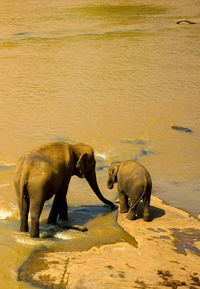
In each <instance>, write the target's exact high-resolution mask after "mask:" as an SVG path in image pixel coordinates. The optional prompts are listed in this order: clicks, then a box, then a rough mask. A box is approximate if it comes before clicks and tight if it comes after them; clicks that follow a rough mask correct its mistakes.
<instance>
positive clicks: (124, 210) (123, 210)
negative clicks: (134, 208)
mask: <svg viewBox="0 0 200 289" xmlns="http://www.w3.org/2000/svg"><path fill="white" fill-rule="evenodd" d="M127 212H128V209H120V213H122V214H124V213H127Z"/></svg>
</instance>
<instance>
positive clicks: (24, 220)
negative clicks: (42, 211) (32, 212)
mask: <svg viewBox="0 0 200 289" xmlns="http://www.w3.org/2000/svg"><path fill="white" fill-rule="evenodd" d="M21 206H22V207H21V208H20V215H21V224H20V232H28V213H29V198H28V196H27V197H26V196H23V199H22V202H21Z"/></svg>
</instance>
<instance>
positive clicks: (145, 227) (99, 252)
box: [19, 197, 200, 289]
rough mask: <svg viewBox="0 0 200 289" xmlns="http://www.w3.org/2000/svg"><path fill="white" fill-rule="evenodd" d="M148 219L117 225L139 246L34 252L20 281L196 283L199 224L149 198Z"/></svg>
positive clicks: (83, 288)
mask: <svg viewBox="0 0 200 289" xmlns="http://www.w3.org/2000/svg"><path fill="white" fill-rule="evenodd" d="M151 214H152V221H151V222H149V223H146V222H144V221H143V219H142V218H140V216H139V218H138V219H137V220H134V221H129V220H128V219H127V218H126V214H118V220H117V221H118V223H119V224H120V226H122V227H123V228H124V230H126V231H127V232H128V233H129V234H131V235H132V236H134V237H135V238H136V240H137V242H138V247H137V248H135V247H133V246H132V245H130V244H128V243H125V242H121V243H116V244H113V245H104V246H102V247H100V248H96V247H93V248H91V249H90V250H89V251H84V252H77V251H76V252H42V251H40V252H35V253H33V254H32V255H31V256H30V257H29V258H28V260H27V261H26V262H25V263H24V264H23V265H22V267H21V268H20V270H19V279H20V280H25V281H28V282H31V283H32V284H34V285H38V286H43V287H45V288H53V289H55V288H56V289H64V288H67V289H79V288H80V289H90V288H96V289H107V288H109V289H117V288H122V289H125V288H155V289H157V288H182V289H183V288H190V289H195V288H196V289H198V288H199V287H200V223H199V221H198V220H197V219H194V218H193V217H190V216H189V214H188V213H186V212H184V211H181V210H179V209H176V208H173V207H170V206H168V205H166V204H164V203H163V202H162V201H161V200H159V199H158V198H156V197H152V202H151Z"/></svg>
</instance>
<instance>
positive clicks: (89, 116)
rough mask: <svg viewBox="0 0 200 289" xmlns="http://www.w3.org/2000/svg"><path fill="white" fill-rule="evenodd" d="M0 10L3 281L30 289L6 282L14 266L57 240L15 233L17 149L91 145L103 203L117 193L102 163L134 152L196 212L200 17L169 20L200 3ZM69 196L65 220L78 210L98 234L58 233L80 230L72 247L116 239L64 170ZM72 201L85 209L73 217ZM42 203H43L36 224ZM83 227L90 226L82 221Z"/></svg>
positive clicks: (158, 191) (83, 188)
mask: <svg viewBox="0 0 200 289" xmlns="http://www.w3.org/2000/svg"><path fill="white" fill-rule="evenodd" d="M168 2H169V1H168ZM170 2H172V1H170ZM0 7H1V9H0V26H1V29H0V67H1V68H0V87H1V90H0V132H1V133H0V232H1V234H0V235H1V237H0V255H1V256H2V258H1V259H2V260H3V266H2V270H1V272H0V274H1V275H2V276H1V277H2V278H1V280H3V281H1V283H2V282H3V283H2V284H3V286H4V288H5V289H6V288H30V287H28V285H26V284H23V283H19V282H17V281H16V271H17V268H18V267H19V265H20V264H21V263H22V262H23V260H24V259H25V258H26V257H27V256H28V255H29V254H30V252H32V250H33V249H34V248H35V247H37V246H43V245H44V246H47V247H49V246H50V247H51V246H52V248H53V247H57V248H59V246H61V247H62V244H64V243H63V242H64V241H61V240H57V239H56V237H55V236H54V238H49V239H48V240H47V239H45V240H43V239H42V240H39V241H38V242H36V243H34V244H32V243H31V242H32V241H31V240H29V237H28V235H26V234H25V235H23V234H19V233H18V228H19V213H18V208H17V201H16V197H15V192H14V187H13V174H14V165H15V163H16V161H17V159H18V158H19V157H20V156H21V155H22V154H24V153H25V152H27V151H29V150H31V149H32V148H35V147H36V146H38V145H41V144H43V143H46V142H50V141H59V140H66V141H69V142H72V143H74V142H85V143H88V144H90V145H92V146H93V147H94V148H95V151H96V157H97V177H98V182H99V186H100V188H101V190H102V192H103V194H104V195H105V197H107V198H109V199H111V200H115V198H116V189H115V190H114V191H113V192H112V191H108V189H107V188H106V178H107V167H108V166H109V163H110V162H111V161H113V160H125V159H135V160H138V161H139V162H141V163H142V164H143V165H145V166H146V167H147V169H148V170H149V172H150V174H151V175H152V180H153V194H154V195H156V196H159V197H160V198H162V199H163V200H165V201H166V202H167V203H169V204H171V205H173V206H176V207H179V208H182V209H184V210H186V211H188V212H190V213H191V214H192V215H193V216H197V215H198V214H199V213H200V212H199V203H200V194H199V192H200V181H199V179H200V178H199V176H200V175H199V174H200V173H199V172H200V165H199V163H200V162H199V161H200V151H199V142H200V127H199V119H200V111H199V91H200V84H199V83H200V82H199V76H200V69H199V68H200V67H199V66H200V64H199V63H200V62H199V56H200V45H199V34H200V24H197V25H188V24H180V25H177V24H176V22H177V21H178V20H180V19H182V18H187V19H190V20H193V21H196V22H199V23H200V18H199V11H200V10H199V9H200V3H199V1H193V2H192V4H191V1H189V0H181V1H173V3H167V2H166V1H164V0H161V1H153V0H148V1H126V5H124V1H117V0H116V1H112V0H111V1H106V0H101V1H91V0H87V1H83V0H77V1H63V0H61V1H59V2H58V1H55V0H51V1H48V4H47V3H46V1H37V0H34V1H30V0H28V1H26V2H24V1H21V0H19V1H14V0H8V1H6V2H4V3H1V5H0ZM172 126H181V127H185V128H189V129H191V130H192V133H187V132H184V131H177V130H174V129H172V128H171V127H172ZM83 195H84V196H85V198H83ZM68 197H69V205H70V207H71V210H72V211H71V214H72V215H71V219H72V222H73V220H76V222H77V223H80V222H81V218H82V216H83V215H86V216H87V218H88V221H91V222H92V220H93V221H94V224H96V225H94V228H95V229H96V233H95V232H93V234H90V237H88V235H87V234H88V233H81V232H71V231H70V232H64V233H61V235H64V236H65V238H67V236H68V234H69V236H76V237H77V236H79V237H78V238H77V239H76V238H75V239H76V240H79V241H76V242H77V246H78V243H79V246H80V244H83V243H82V241H83V240H85V239H86V241H85V245H84V246H85V247H86V248H88V247H89V246H91V245H92V244H93V245H94V244H95V245H96V244H98V243H99V244H101V242H102V235H103V237H104V236H105V238H103V239H104V242H107V243H109V242H112V241H113V240H112V236H113V234H114V231H117V233H116V235H115V234H114V235H115V237H114V239H115V240H120V239H121V238H122V235H123V233H122V232H119V230H120V229H119V228H118V227H116V226H115V225H114V224H115V221H113V220H114V219H113V218H114V216H113V214H114V213H110V214H109V213H108V214H107V215H106V216H107V217H105V216H103V217H102V215H103V214H104V213H105V212H107V211H106V210H107V209H105V208H104V207H102V203H101V202H100V201H98V200H97V198H96V196H95V195H94V194H93V193H92V192H91V190H90V189H89V187H88V185H87V184H86V182H84V181H83V180H78V179H77V178H73V180H72V183H71V185H70V188H69V196H68ZM81 206H94V207H91V208H90V209H88V208H87V209H86V211H85V213H83V214H82V211H81V210H82V209H83V208H82V207H81ZM96 206H99V207H96ZM93 208H96V209H95V210H94V209H93ZM102 208H103V209H102ZM48 209H49V207H48V204H47V207H46V210H45V211H44V214H43V217H42V220H45V217H46V215H45V214H46V213H45V212H46V211H48ZM73 210H78V212H77V213H75V214H74V213H73V212H74V211H73ZM101 210H102V211H101ZM96 211H97V212H96ZM98 212H99V215H98ZM72 216H73V217H72ZM75 216H76V219H75ZM97 216H99V217H97ZM95 222H96V223H95ZM105 222H106V224H107V227H106V229H105V228H104V223H105ZM86 225H87V222H86ZM89 226H90V230H92V229H91V228H92V226H93V225H91V223H90V222H89ZM98 228H100V229H98ZM98 230H100V231H98ZM94 231H95V230H94ZM88 232H89V231H88ZM92 236H94V238H93V237H92ZM100 236H101V237H100ZM92 238H93V240H92ZM80 240H81V241H80ZM76 242H75V243H76ZM66 243H67V241H66ZM22 244H23V245H22ZM70 244H72V242H71V243H70ZM67 245H69V242H68V243H67ZM70 246H72V245H69V247H70ZM84 246H83V247H84ZM72 247H73V246H72ZM69 249H70V248H69ZM72 249H73V248H72ZM7 268H8V269H7Z"/></svg>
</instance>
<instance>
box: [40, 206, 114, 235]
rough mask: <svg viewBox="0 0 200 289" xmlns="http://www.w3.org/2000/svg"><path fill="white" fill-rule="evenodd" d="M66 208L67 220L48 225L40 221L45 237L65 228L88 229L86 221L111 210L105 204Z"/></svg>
mask: <svg viewBox="0 0 200 289" xmlns="http://www.w3.org/2000/svg"><path fill="white" fill-rule="evenodd" d="M68 209H69V218H68V220H61V221H58V223H56V224H55V225H48V224H46V221H45V220H43V222H42V223H41V225H42V226H41V233H42V232H43V233H44V236H45V237H53V236H54V235H55V234H56V233H60V232H62V231H66V230H76V231H80V232H85V231H88V227H87V226H86V225H87V223H88V222H90V221H92V220H94V219H96V218H98V217H100V216H105V215H107V214H109V213H110V212H111V210H110V208H108V207H106V206H78V207H69V208H68Z"/></svg>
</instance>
